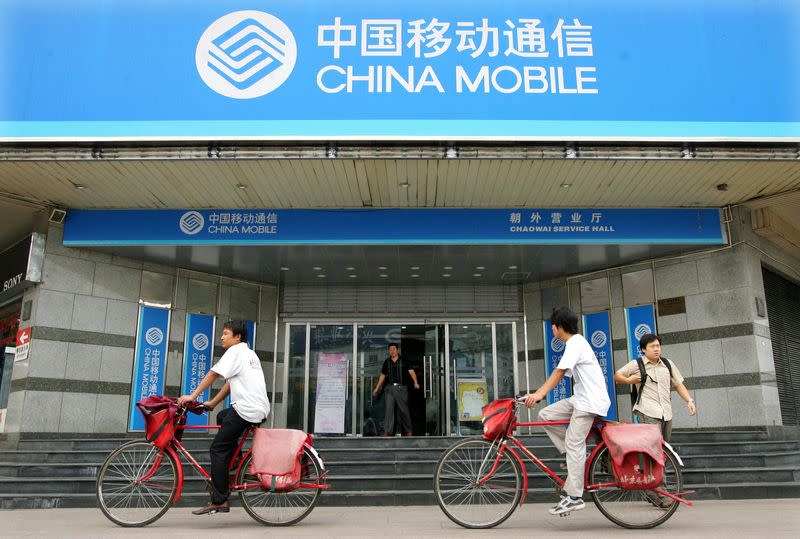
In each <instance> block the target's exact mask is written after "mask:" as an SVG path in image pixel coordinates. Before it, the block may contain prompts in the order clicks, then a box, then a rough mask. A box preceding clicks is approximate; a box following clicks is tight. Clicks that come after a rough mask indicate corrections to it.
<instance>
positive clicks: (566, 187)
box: [561, 183, 572, 189]
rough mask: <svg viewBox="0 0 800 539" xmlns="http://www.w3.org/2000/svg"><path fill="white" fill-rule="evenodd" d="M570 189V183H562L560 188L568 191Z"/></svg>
mask: <svg viewBox="0 0 800 539" xmlns="http://www.w3.org/2000/svg"><path fill="white" fill-rule="evenodd" d="M570 187H572V184H571V183H562V184H561V188H562V189H569V188H570Z"/></svg>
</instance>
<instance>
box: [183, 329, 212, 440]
mask: <svg viewBox="0 0 800 539" xmlns="http://www.w3.org/2000/svg"><path fill="white" fill-rule="evenodd" d="M213 350H214V317H213V316H209V315H204V314H194V313H190V314H189V315H188V316H187V317H186V339H185V343H184V351H183V377H182V378H181V395H188V394H190V393H193V392H194V390H195V389H197V386H198V385H199V384H200V382H201V381H202V380H203V378H205V377H206V374H208V371H209V369H210V368H211V358H212V356H213ZM209 393H210V390H209V389H206V390H205V391H203V392H202V393H201V394H200V396H199V397H198V398H197V400H199V401H201V402H205V401H207V400H208V399H209ZM186 424H187V425H208V412H203V413H202V414H201V415H197V414H189V415H188V416H187V420H186Z"/></svg>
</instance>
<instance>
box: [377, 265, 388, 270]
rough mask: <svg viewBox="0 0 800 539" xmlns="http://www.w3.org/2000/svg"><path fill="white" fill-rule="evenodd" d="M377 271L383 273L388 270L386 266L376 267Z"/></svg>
mask: <svg viewBox="0 0 800 539" xmlns="http://www.w3.org/2000/svg"><path fill="white" fill-rule="evenodd" d="M378 269H379V270H382V271H384V270H387V269H389V268H387V267H386V266H378Z"/></svg>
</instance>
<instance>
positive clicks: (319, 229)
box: [64, 208, 724, 340]
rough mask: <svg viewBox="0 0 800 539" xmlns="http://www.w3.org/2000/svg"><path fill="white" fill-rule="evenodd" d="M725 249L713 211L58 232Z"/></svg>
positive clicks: (105, 213)
mask: <svg viewBox="0 0 800 539" xmlns="http://www.w3.org/2000/svg"><path fill="white" fill-rule="evenodd" d="M723 242H724V236H723V229H722V224H721V220H720V215H719V210H716V209H656V208H653V209H642V208H637V209H592V208H573V209H564V208H562V209H530V208H529V209H460V208H459V209H456V208H414V209H412V208H409V209H361V210H70V211H69V212H68V213H67V219H66V223H65V228H64V245H67V246H92V245H155V244H159V245H198V244H210V245H247V244H250V245H303V244H311V245H322V244H324V245H373V244H405V245H424V244H514V245H517V244H560V245H565V244H568V245H578V244H612V243H614V244H618V243H631V244H633V243H658V244H712V245H713V244H721V243H723ZM251 337H253V336H252V335H251ZM250 340H252V338H251V339H250Z"/></svg>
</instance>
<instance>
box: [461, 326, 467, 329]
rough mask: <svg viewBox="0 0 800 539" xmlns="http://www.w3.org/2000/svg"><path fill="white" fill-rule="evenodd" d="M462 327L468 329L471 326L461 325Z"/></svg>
mask: <svg viewBox="0 0 800 539" xmlns="http://www.w3.org/2000/svg"><path fill="white" fill-rule="evenodd" d="M461 327H462V328H464V329H468V328H469V326H461Z"/></svg>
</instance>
